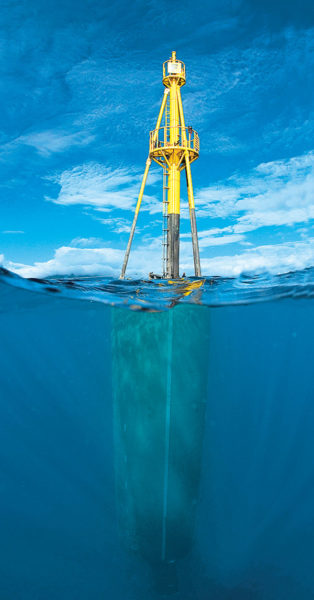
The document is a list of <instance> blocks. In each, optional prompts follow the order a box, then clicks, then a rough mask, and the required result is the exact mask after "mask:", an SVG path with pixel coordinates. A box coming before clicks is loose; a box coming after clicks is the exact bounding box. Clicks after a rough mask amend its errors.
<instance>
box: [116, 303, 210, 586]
mask: <svg viewBox="0 0 314 600" xmlns="http://www.w3.org/2000/svg"><path fill="white" fill-rule="evenodd" d="M112 320H113V327H112V336H113V337H112V344H113V382H112V384H113V385H112V387H113V394H114V430H115V436H114V437H115V473H116V495H117V512H118V521H119V529H120V535H121V538H122V540H123V543H124V546H125V547H126V548H127V549H128V550H129V551H131V552H136V553H138V554H139V555H140V556H141V557H142V558H143V559H145V560H146V561H147V562H148V563H149V564H150V565H151V567H152V570H153V577H154V580H155V586H156V589H157V590H158V591H159V592H160V593H168V594H169V593H171V592H175V591H176V589H177V581H176V562H177V561H178V560H180V559H182V558H183V557H184V556H186V555H187V554H188V553H189V551H190V549H191V546H192V543H193V532H194V522H195V514H196V509H197V497H198V488H199V480H200V472H201V457H202V442H203V432H204V417H205V404H206V398H207V373H208V345H209V344H208V342H209V310H208V309H206V308H203V309H200V308H199V309H197V310H196V309H195V307H193V306H188V305H184V306H177V307H176V308H174V309H172V310H170V311H168V312H167V313H146V314H143V313H142V312H141V313H138V312H132V311H126V310H123V309H114V310H113V311H112Z"/></svg>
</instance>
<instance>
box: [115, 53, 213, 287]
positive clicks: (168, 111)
mask: <svg viewBox="0 0 314 600" xmlns="http://www.w3.org/2000/svg"><path fill="white" fill-rule="evenodd" d="M162 81H163V84H164V86H165V88H166V89H165V91H164V96H163V100H162V103H161V107H160V111H159V115H158V118H157V123H156V128H155V129H154V130H153V131H151V132H150V140H149V157H148V159H147V162H146V169H145V172H144V176H143V180H142V185H141V189H140V193H139V197H138V201H137V205H136V209H135V216H134V222H135V223H136V220H137V216H138V213H139V210H140V206H141V201H142V198H143V194H144V188H145V184H146V179H147V175H148V170H149V166H150V164H151V161H152V160H154V161H155V162H156V163H157V164H158V165H160V166H162V168H163V169H164V170H165V171H166V172H167V175H168V180H167V187H168V192H167V200H168V202H167V213H168V216H169V217H170V216H171V215H180V172H181V171H182V170H184V169H185V171H186V180H187V191H188V200H189V209H190V216H191V227H192V240H193V255H194V264H195V275H196V276H200V274H201V273H200V263H199V250H198V240H197V230H196V221H195V201H194V192H193V184H192V174H191V163H192V162H193V161H194V160H196V159H197V158H198V156H199V137H198V134H197V133H196V131H194V130H193V129H192V128H191V127H186V125H185V119H184V112H183V106H182V99H181V91H180V88H181V87H182V86H183V85H185V82H186V79H185V65H184V63H183V62H182V61H180V60H178V59H177V57H176V53H175V52H172V54H171V58H170V59H169V60H167V61H165V62H164V64H163V80H162ZM164 114H165V119H164V126H161V125H162V118H163V115H164ZM164 208H165V207H164ZM172 219H176V220H175V221H173V223H176V225H174V227H176V228H177V229H176V231H177V232H178V227H179V220H178V218H177V217H172ZM192 221H193V224H192ZM134 222H133V225H134V227H135V224H134ZM133 225H132V228H131V234H130V240H129V244H128V248H127V253H129V251H130V245H131V242H132V238H133V234H134V227H133ZM169 235H170V234H169ZM169 239H170V238H169ZM171 239H173V238H171ZM175 240H176V241H175V242H174V243H175V244H177V246H178V244H179V238H178V233H176V238H175ZM171 243H172V242H171ZM168 246H169V240H168ZM168 249H169V248H168ZM171 252H172V250H171ZM127 253H126V255H127ZM178 256H179V252H178V251H177V254H176V257H177V258H176V259H174V260H177V261H178ZM127 259H128V256H126V257H125V261H126V264H127ZM126 264H125V266H124V267H123V269H124V271H125V267H126ZM177 264H178V262H177ZM122 271H123V270H122ZM124 271H123V273H122V274H121V276H122V277H123V276H124ZM175 271H176V273H177V272H178V269H177V267H176V269H175ZM175 271H173V272H175ZM170 276H171V275H170V271H169V274H168V277H170Z"/></svg>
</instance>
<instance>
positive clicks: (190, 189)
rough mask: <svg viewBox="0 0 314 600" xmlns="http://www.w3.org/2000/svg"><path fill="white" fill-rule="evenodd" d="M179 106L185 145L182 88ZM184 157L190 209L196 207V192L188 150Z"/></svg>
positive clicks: (179, 93)
mask: <svg viewBox="0 0 314 600" xmlns="http://www.w3.org/2000/svg"><path fill="white" fill-rule="evenodd" d="M178 106H179V114H180V121H181V125H182V127H183V131H184V139H183V143H184V142H185V145H187V144H186V141H187V140H186V129H185V121H184V112H183V106H182V98H181V92H180V89H178ZM184 158H185V170H186V181H187V188H188V200H189V209H190V210H191V208H195V202H194V192H193V184H192V174H191V164H190V156H189V151H188V150H186V151H185V154H184Z"/></svg>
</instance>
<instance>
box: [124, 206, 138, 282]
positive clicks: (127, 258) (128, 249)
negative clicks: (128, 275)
mask: <svg viewBox="0 0 314 600" xmlns="http://www.w3.org/2000/svg"><path fill="white" fill-rule="evenodd" d="M137 216H138V213H135V215H134V219H133V223H132V227H131V231H130V236H129V241H128V245H127V248H126V251H125V255H124V261H123V265H122V269H121V275H120V279H124V277H125V271H126V268H127V264H128V260H129V256H130V250H131V245H132V241H133V236H134V231H135V227H136V221H137Z"/></svg>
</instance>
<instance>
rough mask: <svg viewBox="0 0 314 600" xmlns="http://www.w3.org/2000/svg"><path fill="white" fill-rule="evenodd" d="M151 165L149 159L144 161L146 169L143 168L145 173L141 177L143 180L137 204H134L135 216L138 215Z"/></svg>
mask: <svg viewBox="0 0 314 600" xmlns="http://www.w3.org/2000/svg"><path fill="white" fill-rule="evenodd" d="M151 163H152V161H151V158H148V159H147V161H146V167H145V171H144V175H143V179H142V184H141V188H140V193H139V195H138V200H137V204H136V208H135V214H136V215H138V213H139V210H140V208H141V202H142V198H143V194H144V189H145V185H146V180H147V175H148V171H149V167H150V165H151Z"/></svg>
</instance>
